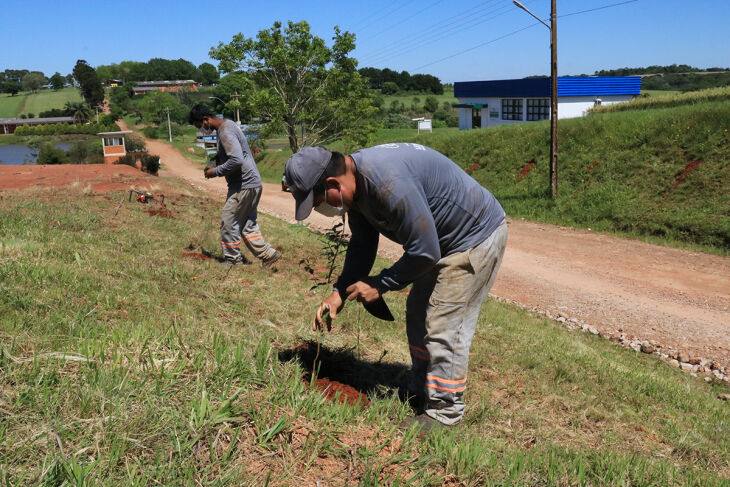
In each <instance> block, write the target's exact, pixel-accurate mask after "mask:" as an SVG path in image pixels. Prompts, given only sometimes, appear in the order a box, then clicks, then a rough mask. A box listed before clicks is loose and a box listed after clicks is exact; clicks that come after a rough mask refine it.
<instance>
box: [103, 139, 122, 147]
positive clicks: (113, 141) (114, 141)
mask: <svg viewBox="0 0 730 487" xmlns="http://www.w3.org/2000/svg"><path fill="white" fill-rule="evenodd" d="M104 145H105V146H107V147H109V146H110V145H124V142H123V141H122V138H121V137H104Z"/></svg>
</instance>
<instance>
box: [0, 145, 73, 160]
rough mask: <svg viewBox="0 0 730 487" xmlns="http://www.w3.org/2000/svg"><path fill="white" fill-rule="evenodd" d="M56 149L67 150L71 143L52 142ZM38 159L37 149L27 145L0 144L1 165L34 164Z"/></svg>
mask: <svg viewBox="0 0 730 487" xmlns="http://www.w3.org/2000/svg"><path fill="white" fill-rule="evenodd" d="M53 145H54V146H55V147H56V148H57V149H62V150H65V151H68V150H69V149H70V148H71V144H67V143H61V142H59V143H57V144H53ZM37 160H38V149H31V148H30V147H28V146H27V145H19V144H10V145H0V164H1V165H21V164H35V163H36V161H37Z"/></svg>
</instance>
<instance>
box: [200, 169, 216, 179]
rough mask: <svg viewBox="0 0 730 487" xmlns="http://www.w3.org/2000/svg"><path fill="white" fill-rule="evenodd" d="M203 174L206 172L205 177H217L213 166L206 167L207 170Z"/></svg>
mask: <svg viewBox="0 0 730 487" xmlns="http://www.w3.org/2000/svg"><path fill="white" fill-rule="evenodd" d="M203 174H205V179H210V178H213V177H215V175H214V174H213V168H211V167H207V168H205V171H204V172H203Z"/></svg>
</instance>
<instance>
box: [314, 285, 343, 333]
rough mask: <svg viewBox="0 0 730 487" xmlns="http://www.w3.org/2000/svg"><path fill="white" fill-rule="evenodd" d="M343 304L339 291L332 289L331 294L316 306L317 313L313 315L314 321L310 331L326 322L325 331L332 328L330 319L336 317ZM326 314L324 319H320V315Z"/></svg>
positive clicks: (321, 326)
mask: <svg viewBox="0 0 730 487" xmlns="http://www.w3.org/2000/svg"><path fill="white" fill-rule="evenodd" d="M344 306H345V303H343V302H342V298H341V297H340V293H338V292H337V291H334V292H333V293H332V294H330V295H329V296H327V298H325V300H324V301H322V304H320V305H319V307H318V308H317V313H315V315H314V322H312V331H317V330H318V329H320V328H323V327H324V324H325V323H326V324H327V331H331V330H332V320H334V319H335V317H337V313H339V312H340V311H342V308H343V307H344ZM323 314H326V317H325V319H324V320H323V319H322V315H323Z"/></svg>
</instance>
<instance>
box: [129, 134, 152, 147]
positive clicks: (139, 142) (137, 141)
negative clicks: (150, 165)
mask: <svg viewBox="0 0 730 487" xmlns="http://www.w3.org/2000/svg"><path fill="white" fill-rule="evenodd" d="M124 146H125V147H126V148H127V150H128V151H138V150H143V149H145V148H147V146H146V145H145V143H144V139H143V138H142V137H140V136H139V135H135V134H130V135H127V136H126V137H125V139H124Z"/></svg>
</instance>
